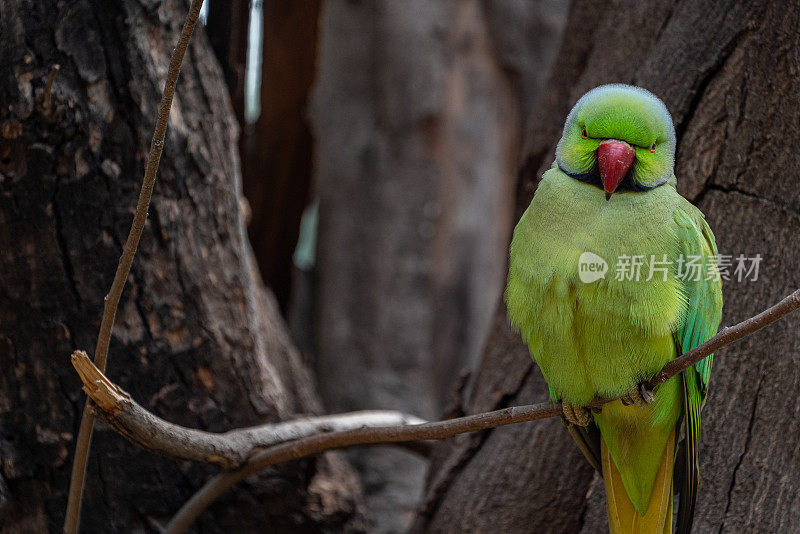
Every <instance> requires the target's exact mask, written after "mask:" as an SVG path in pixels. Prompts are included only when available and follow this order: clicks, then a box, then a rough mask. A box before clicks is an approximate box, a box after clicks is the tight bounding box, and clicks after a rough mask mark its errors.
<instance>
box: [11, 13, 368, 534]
mask: <svg viewBox="0 0 800 534" xmlns="http://www.w3.org/2000/svg"><path fill="white" fill-rule="evenodd" d="M185 9H186V6H185V4H184V2H180V1H167V2H155V1H139V2H136V1H133V0H126V1H122V2H96V1H94V0H76V1H71V2H55V1H42V2H31V1H27V0H8V1H5V2H4V3H3V4H2V10H0V52H2V54H1V55H2V57H3V58H4V59H3V62H2V66H0V102H2V106H1V107H0V125H2V132H1V133H2V137H0V189H1V190H2V194H0V273H1V274H0V277H2V278H1V279H0V295H2V297H1V298H0V361H1V362H2V365H0V455H2V467H1V468H0V528H2V532H4V533H5V532H8V533H12V532H45V531H51V532H58V531H60V528H61V521H62V519H63V513H64V508H65V504H66V490H67V485H68V476H69V466H70V459H71V454H72V447H73V438H74V436H75V432H76V430H77V425H78V421H79V417H80V412H81V407H82V405H83V394H82V393H81V392H80V387H79V381H78V378H77V376H76V375H75V373H74V370H73V369H71V366H70V365H69V360H68V355H69V353H70V352H71V351H72V350H73V349H76V348H88V349H91V348H92V347H94V341H95V337H96V334H97V328H98V324H99V319H100V311H101V309H102V302H103V296H104V294H105V291H106V290H107V289H108V287H109V285H110V282H111V279H112V275H113V273H114V268H115V265H116V262H117V258H118V257H119V254H120V252H121V247H122V243H123V241H124V239H125V236H126V235H127V232H128V228H129V225H130V221H131V217H132V209H133V207H134V205H135V199H136V196H137V194H138V189H139V185H140V181H141V175H142V168H143V163H144V161H143V157H144V155H145V154H146V151H147V146H148V143H149V138H150V134H151V130H152V124H153V121H154V118H155V113H156V110H157V106H158V102H159V99H160V94H161V85H162V83H163V78H164V75H165V72H166V68H167V63H168V59H169V54H170V51H171V49H172V47H173V46H174V43H175V40H176V36H177V33H178V31H179V29H180V24H181V22H182V20H183V17H184V15H185ZM54 64H59V65H60V66H61V69H60V72H59V73H58V75H57V77H56V78H55V83H54V85H53V92H52V105H51V107H50V108H49V109H48V108H47V106H46V104H45V102H46V100H47V97H46V96H45V95H44V94H43V93H44V85H45V80H46V78H47V76H48V73H49V72H50V70H51V67H52V66H53V65H54ZM236 135H237V125H236V122H235V119H234V117H233V114H232V113H231V109H230V105H229V101H228V95H227V92H226V89H225V85H224V82H223V78H222V74H221V72H220V69H219V67H218V65H217V63H216V62H215V60H214V58H213V54H212V53H211V49H210V47H209V45H208V42H207V40H206V38H205V35H204V33H203V32H202V31H200V30H199V29H198V31H197V32H196V35H195V37H194V39H193V41H192V44H191V46H190V49H189V51H188V53H187V55H186V59H185V61H184V68H183V72H182V74H181V79H180V81H179V85H178V90H177V94H176V97H175V101H174V104H173V107H172V114H171V120H170V126H169V131H168V134H167V138H166V142H165V151H164V156H163V159H162V162H161V171H160V173H159V179H158V182H157V184H156V190H155V195H154V197H153V203H152V205H151V209H150V218H149V220H148V224H147V226H146V228H145V231H144V236H143V239H142V242H141V246H140V249H139V255H138V257H137V258H136V262H135V263H134V266H133V271H132V273H131V276H130V277H129V280H128V287H127V289H126V292H125V294H124V295H123V299H122V303H121V306H120V309H119V313H118V316H117V327H116V329H115V332H114V337H113V339H112V344H111V351H110V364H109V367H108V372H109V375H110V376H111V377H113V378H114V379H115V381H118V383H119V384H120V385H122V387H124V388H125V389H126V390H127V391H129V392H130V393H131V394H132V395H133V396H134V397H135V398H136V399H139V400H141V401H142V402H143V404H145V405H146V406H147V407H148V409H150V410H152V411H154V412H155V413H157V414H159V415H160V416H162V417H164V418H166V419H168V420H170V421H173V422H176V423H178V424H181V425H186V426H190V427H195V428H201V429H208V430H215V431H221V430H227V429H230V428H232V427H240V426H244V425H252V424H256V423H260V422H265V421H277V420H280V419H284V418H287V417H290V416H293V415H295V414H298V413H306V412H311V411H315V410H318V408H319V404H318V401H317V399H316V397H315V396H314V393H313V389H312V385H311V380H310V378H309V375H308V373H307V369H306V368H305V367H304V366H303V363H302V361H301V360H300V359H299V356H298V354H297V353H296V351H295V350H294V349H293V348H292V346H291V345H290V343H289V341H288V338H287V335H286V333H285V329H284V326H283V324H282V323H281V321H280V319H279V315H278V312H277V307H276V305H275V303H274V301H273V299H272V298H271V296H269V295H268V294H267V293H266V292H265V291H264V289H263V287H262V284H261V282H260V279H259V277H258V274H257V273H256V270H255V269H254V267H253V265H254V262H253V260H252V253H251V251H250V249H249V246H248V244H247V242H246V239H245V237H244V226H243V221H242V215H241V212H240V208H239V206H240V198H241V186H240V179H239V171H238V158H237V155H236V153H235V148H236ZM211 472H213V470H209V469H207V468H204V467H200V466H195V465H188V464H176V463H174V462H172V461H169V460H165V459H162V458H159V457H155V456H153V455H151V454H149V453H146V452H143V451H140V450H138V449H136V448H135V447H133V446H131V445H129V444H128V443H126V442H125V441H124V440H123V439H121V438H120V437H119V436H116V435H114V434H113V433H111V432H109V431H108V429H106V428H104V427H102V426H100V427H99V428H98V430H97V431H96V434H95V441H94V445H93V447H92V456H91V459H90V465H89V473H88V485H87V488H86V496H85V504H84V512H83V530H84V531H85V532H149V531H153V530H155V528H154V526H155V524H156V522H160V521H162V520H164V519H165V518H167V517H169V516H170V515H171V514H172V513H174V512H175V510H176V509H177V508H178V507H179V506H180V504H181V503H182V502H183V501H184V500H185V499H186V498H188V496H189V495H190V494H191V493H192V492H193V490H195V489H196V488H197V487H198V486H199V485H200V484H202V483H203V482H204V481H205V480H206V478H207V477H208V476H209V474H210V473H211ZM357 495H358V494H357V490H356V482H355V481H354V477H353V476H352V475H351V474H349V471H348V470H347V468H346V467H345V466H344V464H343V463H342V461H341V460H340V459H338V458H337V457H335V456H326V457H323V458H320V459H318V460H311V461H306V462H299V463H292V464H287V465H285V466H282V467H280V468H279V469H275V470H271V471H268V472H265V473H264V474H263V475H262V476H259V477H256V478H253V479H251V480H250V481H248V484H247V485H246V486H244V487H242V488H241V489H239V490H238V491H235V492H232V493H231V494H229V495H228V496H227V497H226V498H225V499H224V500H223V501H221V502H219V503H218V504H217V505H216V506H215V507H214V508H213V509H212V511H211V513H209V514H206V515H204V516H203V518H202V519H201V521H200V522H199V524H198V531H201V532H225V531H228V532H230V531H231V529H234V530H235V531H236V532H257V531H262V530H263V526H264V525H265V524H269V525H270V526H271V528H273V529H274V530H276V531H291V532H297V531H303V530H306V531H309V530H311V531H319V530H335V531H340V530H342V529H349V528H358V526H359V524H360V523H359V522H360V519H359V515H358V513H357V508H356V505H357V502H356V501H357ZM234 527H235V528H234Z"/></svg>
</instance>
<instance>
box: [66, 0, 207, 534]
mask: <svg viewBox="0 0 800 534" xmlns="http://www.w3.org/2000/svg"><path fill="white" fill-rule="evenodd" d="M202 7H203V0H192V5H191V8H190V9H189V13H188V14H187V15H186V21H185V22H184V24H183V29H182V30H181V35H180V38H179V39H178V44H177V46H176V47H175V50H174V51H173V53H172V58H171V59H170V64H169V71H168V73H167V80H166V82H165V84H164V94H163V95H162V97H161V107H160V109H159V111H158V119H157V120H156V126H155V129H154V131H153V140H152V142H151V143H150V155H149V156H148V158H147V164H146V166H145V171H144V179H143V180H142V190H141V192H140V193H139V201H138V203H137V205H136V214H135V215H134V217H133V224H132V225H131V231H130V233H129V234H128V239H127V241H125V247H124V248H123V250H122V256H121V257H120V259H119V263H118V264H117V272H116V273H115V274H114V281H113V283H112V284H111V289H110V291H109V292H108V295H106V298H105V305H104V306H103V319H102V322H101V323H100V332H99V334H98V336H97V346H96V348H95V351H94V361H95V364H96V365H97V367H98V369H100V370H101V371H104V370H105V368H106V359H107V356H108V346H109V343H110V342H111V329H112V328H113V326H114V318H115V316H116V314H117V306H118V305H119V299H120V297H121V296H122V290H123V289H124V288H125V280H126V279H127V278H128V273H129V272H130V270H131V265H132V264H133V258H134V256H135V255H136V249H137V247H138V246H139V239H140V238H141V237H142V230H143V229H144V223H145V220H146V219H147V209H148V207H149V206H150V197H151V196H152V194H153V186H154V185H155V181H156V171H158V164H159V163H160V161H161V151H162V150H163V147H164V137H165V135H166V132H167V120H168V119H169V110H170V108H171V107H172V97H173V96H174V94H175V85H176V84H177V81H178V74H180V70H181V63H182V62H183V56H184V54H185V52H186V48H187V46H188V45H189V39H190V38H191V37H192V32H193V31H194V27H195V24H197V19H198V17H199V16H200V9H201V8H202ZM93 429H94V416H93V415H92V414H91V413H90V411H89V401H88V399H87V403H86V406H85V407H84V410H83V418H82V419H81V426H80V430H79V431H78V439H77V441H76V445H75V458H74V460H73V464H72V476H71V478H70V483H69V497H68V501H67V512H66V516H65V518H64V532H65V533H67V534H77V532H78V525H79V524H80V511H81V500H82V499H83V487H84V484H85V482H86V462H87V460H88V458H89V446H90V445H91V442H92V431H93Z"/></svg>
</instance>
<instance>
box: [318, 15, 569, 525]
mask: <svg viewBox="0 0 800 534" xmlns="http://www.w3.org/2000/svg"><path fill="white" fill-rule="evenodd" d="M559 9H561V11H559ZM559 13H563V2H543V3H531V2H520V1H501V2H479V1H477V0H448V1H439V2H429V1H427V0H415V1H411V2H395V1H379V0H371V1H363V2H345V1H342V0H334V1H331V2H327V3H326V4H325V6H324V9H323V16H322V21H321V32H322V40H321V49H320V72H319V74H318V76H319V77H318V82H317V85H316V89H315V96H314V106H313V113H312V118H313V124H314V130H315V132H314V133H315V136H316V140H317V143H318V145H317V155H316V159H315V161H316V176H315V180H316V181H317V182H316V186H317V188H318V194H319V202H320V204H319V234H318V235H319V237H318V244H319V246H318V256H317V273H316V274H317V279H316V281H317V283H318V286H317V290H316V303H315V305H316V309H317V312H316V315H315V319H316V326H317V331H316V340H317V349H318V355H317V370H318V375H319V377H320V388H321V391H322V393H323V395H324V397H325V400H326V401H328V402H329V403H330V406H331V408H334V409H356V408H359V407H365V406H372V407H381V406H393V407H396V408H401V409H404V410H408V411H411V412H412V413H417V414H420V415H422V416H424V417H438V415H439V414H440V413H441V410H442V407H443V405H444V401H445V399H446V396H447V394H448V392H449V389H450V387H451V385H452V384H453V382H454V381H455V379H456V378H457V377H458V375H459V372H460V371H461V369H462V368H463V367H464V366H465V365H467V364H468V363H471V362H474V361H475V360H476V359H477V356H478V354H479V350H480V346H481V345H482V343H483V338H484V336H485V334H486V332H487V330H488V325H489V322H490V320H491V311H492V310H493V309H494V307H495V305H496V301H497V297H498V295H499V291H500V286H501V284H502V280H503V276H504V264H505V261H504V259H503V256H504V253H503V249H504V247H505V244H506V241H507V240H508V234H509V232H510V229H511V218H512V214H513V204H514V181H515V178H514V176H515V169H516V163H517V161H518V159H519V153H520V150H521V139H522V131H523V123H524V121H523V114H522V113H523V110H525V109H527V108H528V107H529V106H530V102H532V101H533V95H534V94H535V93H536V92H537V90H538V89H539V87H540V85H541V84H542V83H543V80H544V77H545V73H546V72H547V66H548V64H549V61H550V60H552V58H553V56H554V53H555V44H554V43H551V42H550V41H549V40H548V38H551V40H552V41H556V38H555V36H556V35H558V33H559V25H558V22H559V20H561V19H559V17H558V14H559ZM493 25H495V26H496V27H492V26H493ZM536 29H538V30H541V31H540V35H539V37H540V38H541V40H539V38H535V37H534V38H530V37H528V36H527V34H528V32H529V31H533V30H536ZM504 32H510V33H512V34H514V35H518V36H525V38H524V39H520V40H516V39H500V38H498V36H500V35H503V36H504V37H505V36H506V34H504ZM496 38H497V40H496V41H495V39H496ZM542 45H544V46H542ZM487 310H488V313H487ZM354 458H355V461H356V462H357V465H358V466H359V468H360V470H361V472H362V474H363V475H364V480H365V491H366V496H367V503H368V506H369V509H370V511H371V512H372V515H373V517H374V518H376V520H377V525H376V527H377V529H378V530H379V531H399V530H402V529H403V526H404V525H406V524H407V523H408V520H409V518H410V516H411V511H412V510H413V508H414V507H415V506H416V503H417V500H418V497H419V494H420V491H421V481H422V477H423V476H424V470H425V467H426V465H425V463H424V462H422V461H420V460H419V459H417V458H410V457H407V456H405V455H404V454H403V453H398V452H396V451H389V450H376V451H365V452H364V453H357V454H355V455H354Z"/></svg>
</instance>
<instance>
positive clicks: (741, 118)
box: [415, 0, 800, 533]
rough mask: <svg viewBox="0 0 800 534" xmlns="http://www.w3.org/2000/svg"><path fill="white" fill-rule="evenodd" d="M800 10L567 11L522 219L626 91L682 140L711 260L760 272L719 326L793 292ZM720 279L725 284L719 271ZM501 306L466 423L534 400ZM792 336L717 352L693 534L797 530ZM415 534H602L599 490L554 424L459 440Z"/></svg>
mask: <svg viewBox="0 0 800 534" xmlns="http://www.w3.org/2000/svg"><path fill="white" fill-rule="evenodd" d="M798 24H800V7H798V5H797V4H796V3H793V2H789V1H780V2H773V3H769V4H767V2H736V1H732V0H731V1H721V0H715V1H711V2H709V1H699V0H695V1H691V2H680V3H678V2H673V1H666V2H665V1H663V0H662V1H645V2H619V3H616V4H612V5H610V6H609V5H608V4H607V3H606V2H596V1H587V0H577V1H575V2H574V3H573V5H572V7H571V11H570V16H569V20H568V22H567V28H566V30H565V36H567V37H566V38H565V40H564V42H563V45H562V46H561V50H560V52H559V55H558V58H557V60H556V64H555V68H554V71H553V74H552V76H551V78H550V80H549V81H548V84H547V86H546V89H545V90H544V91H543V93H542V94H543V98H542V99H541V100H540V101H539V102H538V104H537V105H536V106H535V107H534V110H533V113H532V116H531V120H530V130H529V135H528V140H527V149H526V150H525V158H524V163H523V166H522V173H521V181H520V184H519V188H518V201H517V215H518V216H519V214H521V212H522V210H524V209H525V207H526V206H527V204H528V203H529V201H530V198H531V196H532V194H533V191H534V190H535V185H536V177H537V175H538V174H539V173H540V172H541V171H542V170H544V169H546V168H547V167H549V165H550V163H551V162H552V158H553V153H554V148H555V144H556V141H557V140H558V138H559V137H560V134H561V128H562V126H563V122H564V120H565V118H566V114H567V112H568V111H569V109H570V107H571V106H572V104H574V102H575V101H576V100H577V98H578V97H580V95H581V94H583V93H584V92H585V91H587V90H588V89H590V88H591V87H594V86H596V85H599V84H602V83H608V82H627V83H634V84H636V85H641V86H643V87H646V88H648V89H650V90H652V91H653V92H655V93H656V94H657V95H659V96H660V97H661V98H662V99H663V100H664V101H665V103H666V104H667V107H668V108H669V109H670V111H671V112H672V115H673V117H674V120H675V125H676V128H677V132H678V139H679V143H678V158H677V165H676V175H677V177H678V189H679V191H680V192H681V193H682V194H684V195H685V196H687V198H689V199H690V200H692V201H693V202H694V203H695V204H697V205H698V206H699V207H700V208H701V209H702V210H703V211H704V213H706V215H707V218H708V220H709V223H710V225H711V227H712V228H713V229H714V231H715V233H716V236H717V243H718V245H719V250H720V254H726V255H733V257H734V258H736V256H738V255H739V254H744V255H745V256H748V257H752V256H755V255H756V254H760V255H761V256H762V257H763V260H762V262H761V271H760V274H759V277H758V279H757V281H742V282H738V281H736V280H735V279H733V280H731V281H726V282H724V283H723V288H724V298H725V310H724V315H723V324H731V323H734V322H737V321H740V320H742V319H744V318H746V317H748V316H750V315H752V314H754V313H755V312H758V311H760V310H761V309H763V308H765V307H767V306H768V305H771V304H772V303H774V302H775V301H777V300H778V299H779V298H781V297H782V296H784V295H785V294H787V293H788V292H789V291H790V290H792V289H795V288H797V287H798V286H800V275H799V274H798V271H797V266H796V261H795V260H796V258H797V257H798V255H799V254H800V242H798V240H797V239H796V236H797V235H798V233H799V232H800V179H798V175H797V171H796V167H797V162H796V160H797V153H798V151H800V141H799V140H798V137H797V136H796V135H793V133H794V132H795V131H796V129H797V124H798V123H800V107H798V105H797V97H796V95H797V94H798V92H799V91H800V77H798V72H799V71H800V64H799V61H800V60H799V59H798V57H800V42H799V41H798V39H797V31H796V28H797V27H798ZM731 271H732V270H731ZM504 312H505V308H504V306H501V307H500V309H499V311H498V313H497V314H496V317H495V325H494V329H493V332H492V334H491V336H490V340H489V342H488V344H487V346H486V348H485V351H484V354H483V358H482V361H481V365H480V367H479V370H478V375H477V378H476V379H475V383H474V388H473V389H472V390H471V391H468V392H467V399H466V400H465V401H464V403H463V406H462V409H463V410H464V411H465V412H477V411H482V410H488V409H494V408H499V407H503V406H509V405H514V404H520V403H527V402H535V401H542V400H543V399H546V398H547V392H546V386H545V385H544V382H543V380H542V378H541V374H540V373H539V371H538V369H536V368H535V367H534V366H533V364H532V363H531V362H530V357H529V355H528V352H527V349H526V348H525V347H524V345H523V344H522V342H521V341H520V340H519V338H518V336H517V335H514V334H512V333H511V332H510V331H509V329H508V327H507V326H506V321H505V313H504ZM798 327H800V318H799V317H798V316H796V315H795V316H791V317H789V318H788V319H786V320H785V321H783V322H782V323H780V324H779V325H777V326H774V327H772V328H771V330H770V331H769V332H761V333H759V334H757V335H755V336H752V337H750V338H747V340H745V341H743V342H741V343H739V344H737V345H734V346H732V347H730V348H726V349H725V350H724V351H722V352H721V353H720V355H719V357H718V358H717V359H716V361H715V362H714V372H713V380H712V383H711V391H710V395H709V398H708V402H707V404H706V407H705V409H704V411H703V416H704V417H703V436H702V441H703V445H702V449H701V462H702V463H701V483H700V484H701V485H700V494H699V497H698V505H697V511H696V514H695V530H696V531H697V532H710V531H715V532H723V531H726V532H753V531H757V532H780V531H791V530H793V529H796V528H797V525H798V524H800V507H798V506H797V502H796V501H797V498H796V496H797V494H798V492H800V450H799V449H798V448H797V446H796V444H797V442H798V439H800V415H798V402H800V401H798V396H797V383H798V377H799V376H800V358H798V354H799V353H800V339H798V337H797V335H796V333H797V332H798V330H799V329H800V328H798ZM435 465H436V468H435V469H433V470H432V472H431V475H430V477H429V480H428V487H427V496H426V502H425V505H424V506H423V507H422V510H421V512H420V514H419V515H418V517H417V521H416V525H415V530H417V531H425V532H453V531H461V532H488V531H498V530H500V531H503V532H511V533H513V532H586V533H592V532H601V531H603V530H605V529H606V528H607V527H606V518H605V504H604V503H605V500H604V496H603V495H604V491H603V486H602V482H601V481H600V479H599V477H598V476H597V475H595V474H593V472H592V470H591V468H589V467H588V465H587V464H586V462H585V461H584V460H583V459H582V457H581V455H580V454H579V453H578V452H577V449H576V448H575V446H574V445H573V444H572V442H571V439H570V438H569V436H568V435H567V433H566V432H565V431H564V430H563V429H562V428H561V423H560V422H559V421H558V420H548V421H541V422H535V423H530V424H525V425H515V426H513V427H509V428H502V429H498V430H494V431H491V432H485V433H483V434H481V435H477V436H464V437H461V438H459V439H456V440H452V441H451V442H449V443H447V444H444V445H442V446H440V447H439V450H438V454H437V460H436V462H435Z"/></svg>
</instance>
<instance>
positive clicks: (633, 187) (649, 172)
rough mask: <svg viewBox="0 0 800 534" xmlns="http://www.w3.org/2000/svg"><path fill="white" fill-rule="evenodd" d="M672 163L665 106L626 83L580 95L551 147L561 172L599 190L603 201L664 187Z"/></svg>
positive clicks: (672, 143) (671, 131) (671, 137)
mask: <svg viewBox="0 0 800 534" xmlns="http://www.w3.org/2000/svg"><path fill="white" fill-rule="evenodd" d="M674 163H675V127H674V126H673V125H672V117H670V114H669V111H667V107H666V106H665V105H664V103H663V102H662V101H661V100H659V99H658V97H656V96H655V95H654V94H653V93H651V92H650V91H647V90H645V89H642V88H640V87H634V86H632V85H623V84H611V85H601V86H600V87H596V88H594V89H592V90H591V91H589V92H588V93H586V94H585V95H583V96H582V97H581V99H580V100H578V102H577V103H576V104H575V107H573V108H572V111H571V112H570V113H569V116H568V117H567V122H566V124H565V125H564V135H563V136H562V137H561V140H560V141H559V142H558V148H557V149H556V164H557V165H558V166H559V168H560V169H561V170H562V171H563V172H565V173H567V174H568V175H570V176H572V177H573V178H575V179H576V180H580V181H582V182H586V183H589V184H592V185H595V186H597V187H599V188H601V189H603V190H604V191H605V192H606V198H607V199H609V198H611V195H612V194H613V193H615V192H621V191H632V192H641V191H649V190H651V189H653V188H655V187H658V186H660V185H664V184H665V183H668V182H669V181H670V179H671V178H673V172H674V171H673V166H674ZM673 183H674V182H673Z"/></svg>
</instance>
